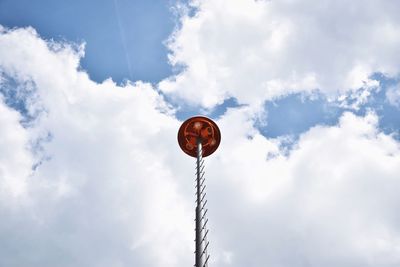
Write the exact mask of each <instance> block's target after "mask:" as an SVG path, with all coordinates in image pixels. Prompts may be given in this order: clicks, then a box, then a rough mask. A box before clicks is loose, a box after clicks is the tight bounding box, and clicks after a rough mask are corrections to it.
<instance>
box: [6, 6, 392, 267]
mask: <svg viewBox="0 0 400 267" xmlns="http://www.w3.org/2000/svg"><path fill="white" fill-rule="evenodd" d="M231 3H232V4H231V5H227V4H226V2H225V1H222V0H221V1H212V2H211V1H203V2H194V3H193V4H194V5H196V7H198V8H199V12H198V13H197V15H195V16H194V17H184V18H183V21H182V23H183V24H182V28H181V29H180V30H179V31H177V32H176V33H175V36H174V38H175V39H173V40H174V41H173V42H172V43H171V47H173V49H174V54H173V55H172V60H173V61H174V62H176V64H181V63H184V64H186V65H187V69H186V70H185V71H184V72H182V73H181V74H179V75H178V76H177V77H175V78H171V79H170V80H169V81H164V83H162V84H161V85H160V88H162V90H164V92H168V93H169V94H171V95H176V96H178V97H181V98H183V99H185V101H188V102H189V103H190V102H191V101H193V100H192V99H190V97H189V96H190V95H193V94H194V93H195V92H197V93H199V94H200V102H198V103H197V102H196V103H195V104H201V105H203V106H205V107H211V106H213V105H215V104H216V103H219V102H221V101H223V99H225V97H226V96H234V97H237V98H238V100H239V101H240V102H243V103H250V104H257V101H264V100H265V99H268V97H272V96H276V95H282V94H287V93H288V92H291V91H292V90H311V89H314V88H319V89H320V90H326V92H331V91H335V90H337V89H338V88H339V87H340V88H341V87H343V88H346V89H347V87H348V88H350V89H353V88H356V87H358V85H354V87H353V85H352V83H351V82H350V83H348V80H347V77H350V76H351V75H352V74H349V73H354V72H353V70H354V69H355V68H356V69H357V68H358V66H359V65H357V64H358V63H360V62H361V63H360V64H361V65H362V66H363V67H362V68H358V69H357V70H366V71H364V72H363V71H360V72H359V73H361V74H360V75H358V74H357V75H355V76H354V77H359V79H358V78H357V79H355V81H356V83H355V84H357V82H359V81H360V80H362V79H364V78H362V79H361V78H360V77H364V75H366V76H365V77H367V78H368V75H369V73H370V71H377V70H378V71H383V72H385V73H388V75H394V74H395V73H397V71H398V68H397V65H396V64H397V63H396V62H394V61H392V58H395V57H396V56H398V54H396V55H395V54H391V53H392V52H393V51H394V50H395V48H394V46H393V47H392V46H391V45H392V44H394V43H396V42H397V41H398V40H397V36H394V37H393V36H392V37H393V43H390V42H389V43H385V44H383V43H384V42H382V44H381V42H380V41H379V40H375V41H374V40H373V39H369V38H370V37H369V36H367V35H363V34H362V33H363V32H362V30H366V29H365V28H364V27H366V26H365V25H364V24H363V23H361V19H363V18H364V19H366V18H370V17H369V16H371V14H372V11H371V10H372V9H374V8H377V9H376V13H377V14H380V13H379V12H382V10H386V9H387V10H388V14H387V19H388V20H389V21H390V22H393V23H395V20H394V17H393V16H392V13H393V12H394V11H392V9H390V8H389V7H390V5H391V4H392V2H389V1H385V2H383V3H384V4H381V5H379V6H378V5H375V4H374V3H375V2H370V4H369V5H366V6H365V7H364V9H361V10H358V11H357V12H359V13H360V14H358V15H359V16H356V19H360V22H357V21H356V23H355V24H354V25H353V24H345V22H346V19H349V16H350V15H349V14H354V13H356V11H354V10H353V9H357V8H358V7H359V6H358V5H359V4H358V2H354V4H353V2H352V3H346V6H347V7H348V13H349V14H347V13H346V12H344V14H342V15H343V20H344V22H343V24H342V22H341V21H340V22H338V23H340V25H338V28H337V29H338V32H336V34H337V36H341V34H343V35H344V36H347V37H346V38H354V40H353V41H354V43H356V44H357V45H361V44H363V45H366V46H368V47H367V48H365V49H369V48H370V47H369V46H371V47H372V46H374V45H377V44H381V45H382V46H377V47H383V48H386V51H387V54H385V55H381V56H379V55H378V54H374V53H372V54H371V55H370V57H369V58H368V60H365V61H364V60H363V58H364V57H363V56H364V55H366V52H365V51H364V52H362V51H355V46H356V44H353V41H352V42H351V43H350V42H349V43H348V45H349V48H347V47H346V44H347V43H346V42H345V40H347V39H346V38H344V37H343V38H344V39H340V38H339V39H338V40H342V41H343V40H344V41H343V42H344V43H343V47H342V49H343V50H340V51H341V52H343V53H345V54H346V53H347V54H346V55H347V56H348V57H349V56H351V55H353V52H354V53H356V55H358V57H359V58H360V60H361V61H357V60H355V59H354V58H353V59H352V60H354V62H355V61H357V62H358V63H357V64H353V63H354V62H353V61H352V60H350V59H349V60H348V61H347V57H344V56H343V57H342V58H341V59H340V58H339V59H337V57H335V60H337V62H336V61H335V62H334V63H332V62H330V63H329V62H328V61H329V60H328V59H330V57H329V56H328V54H329V53H327V54H325V53H323V52H326V51H330V50H331V49H333V50H334V48H335V47H336V46H335V45H334V44H331V43H329V42H328V41H327V40H325V39H323V38H322V37H324V38H327V37H329V36H328V35H329V34H330V33H327V32H324V31H322V29H323V28H320V27H322V26H321V25H319V23H317V22H320V21H322V22H323V21H326V23H327V25H326V26H323V27H328V26H332V25H331V24H330V23H329V19H333V17H330V16H333V15H332V14H333V13H335V14H338V13H340V12H342V11H343V10H342V9H341V8H339V7H340V6H341V5H339V4H337V6H336V5H334V4H333V3H325V5H323V4H321V5H317V6H311V4H310V3H308V2H307V3H308V5H307V4H304V5H301V6H300V4H299V3H297V2H296V1H290V3H292V4H291V5H289V1H286V2H285V1H284V2H282V1H281V2H278V3H275V1H272V2H263V1H255V2H252V1H248V2H244V1H243V2H242V1H234V2H232V1H231ZM321 3H322V2H321ZM292 5H293V6H292ZM393 5H394V3H393ZM289 7H290V8H289ZM307 7H308V8H311V7H312V8H311V9H307ZM335 8H336V9H335ZM331 9H333V11H332V14H330V13H328V15H326V16H322V15H321V12H322V11H326V10H331ZM295 10H298V11H299V13H298V14H297V12H294V11H295ZM244 11H248V12H250V11H251V12H252V16H250V15H248V12H244ZM300 11H301V12H300ZM317 11H318V12H317ZM361 11H362V12H361ZM295 13H296V14H297V15H296V14H295ZM317 13H318V14H319V16H320V17H317V15H318V14H317ZM322 13H323V12H322ZM249 14H250V13H249ZM289 14H290V16H289ZM292 15H293V16H292ZM266 16H267V17H268V18H273V19H272V20H271V21H270V24H271V25H270V24H266V26H265V27H262V25H263V24H262V22H264V21H265V17H266ZM360 17H361V18H360ZM282 18H284V19H283V20H282ZM374 18H375V17H373V18H371V19H372V21H370V20H369V19H368V20H366V21H367V22H368V23H367V22H366V23H367V24H368V25H369V26H371V27H372V26H376V27H377V28H376V29H378V28H379V26H381V24H379V23H383V22H382V21H381V20H378V19H376V20H375V19H374ZM232 19H233V20H232ZM325 19H326V20H325ZM392 19H393V21H392ZM308 20H309V21H308ZM313 22H315V25H313ZM347 22H348V21H347ZM272 24H273V25H272ZM389 24H390V23H389ZM188 25H189V26H188ZM221 25H223V26H224V27H225V28H226V29H225V28H224V29H225V30H222V29H221V27H220V26H221ZM264 25H265V24H264ZM274 25H276V26H274ZM345 25H350V26H352V27H350V28H356V29H357V32H358V33H359V34H358V33H357V34H356V35H354V36H353V35H352V33H354V32H352V31H350V30H348V29H347V27H344V26H345ZM301 26H307V27H309V28H307V27H306V28H304V29H302V27H301ZM388 27H389V26H388ZM253 28H254V29H253ZM389 28H390V27H389ZM277 29H279V30H277ZM342 29H343V31H344V32H341V31H339V30H342ZM371 29H372V30H373V29H375V28H374V27H372V28H371ZM306 30H307V31H311V32H313V33H315V32H317V33H318V34H320V36H319V35H318V36H319V37H321V39H318V38H316V39H312V40H317V41H319V42H324V45H326V46H327V49H328V50H322V49H321V50H318V49H317V48H318V47H319V46H314V47H313V49H311V48H309V49H310V51H314V50H317V52H316V54H313V55H310V57H307V58H302V56H304V57H305V55H301V52H302V51H303V52H304V51H308V50H307V49H306V48H307V44H309V43H310V42H309V41H310V40H308V41H307V38H306V37H310V38H311V37H312V36H314V35H307V34H306V33H305V32H304V31H306ZM353 30H354V29H353ZM274 31H275V33H274ZM299 31H300V32H299ZM327 31H328V30H327ZM329 31H332V29H330V28H329ZM359 31H361V32H359ZM372 32H373V31H372ZM389 32H390V31H389ZM183 33H185V34H183ZM237 33H241V34H244V35H245V36H242V37H243V38H238V36H237ZM370 33H371V32H370ZM293 34H294V35H293ZM331 34H333V33H331ZM185 36H186V37H185ZM335 36H336V35H334V36H331V38H333V37H335ZM228 37H230V38H231V39H230V41H229V40H226V38H228ZM294 37H298V38H299V39H302V40H297V38H294ZM180 38H189V39H188V40H189V41H190V42H191V45H192V47H189V46H187V43H186V41H185V42H183V39H182V40H181V39H180ZM190 38H191V39H190ZM205 38H208V39H205ZM287 38H289V40H292V41H291V42H287V40H288V39H287ZM371 38H372V37H371ZM303 39H305V40H303ZM179 40H181V41H182V42H181V41H179ZM206 40H208V41H206ZM224 40H226V41H224ZM260 40H262V41H263V42H261V43H260ZM363 41H368V42H367V44H364V43H363ZM271 43H272V44H273V45H272V46H271ZM338 43H339V44H340V42H338ZM230 44H231V45H233V47H230V46H229V45H230ZM351 44H352V45H351ZM244 45H245V46H244ZM287 46H289V47H290V49H291V50H290V49H289V50H288V49H287ZM339 46H340V45H339ZM205 47H206V48H207V49H206V50H204V49H205ZM242 47H247V48H246V49H245V50H242ZM217 48H219V49H217ZM191 49H194V50H191ZM257 49H258V50H257ZM271 49H272V50H273V52H271V51H272V50H271ZM280 49H284V50H282V51H281V50H280ZM396 49H397V48H396ZM361 50H363V49H361ZM284 51H285V52H284ZM287 51H289V52H290V51H291V53H289V55H290V56H289V55H288V56H287V57H286V56H283V54H285V53H286V52H287ZM334 51H335V53H339V52H338V51H336V50H334ZM373 51H374V52H376V53H378V52H379V51H375V50H373ZM250 52H252V53H253V54H251V53H250ZM335 53H333V54H335ZM357 53H361V54H357ZM393 53H394V52H393ZM339 54H340V53H339ZM243 55H246V56H247V57H242V56H243ZM271 55H276V57H278V58H279V57H280V58H282V60H283V59H285V60H286V66H293V69H292V70H285V68H284V65H283V64H284V63H281V60H277V61H274V63H271V62H270V61H268V60H267V59H268V58H267V56H268V57H270V56H271ZM331 55H332V54H331ZM340 55H341V54H340ZM82 56H84V47H83V46H81V45H76V44H68V43H56V42H52V41H46V40H43V39H42V38H40V36H38V34H37V33H36V32H35V30H34V29H32V28H25V29H14V30H8V29H2V30H1V33H0V73H1V75H2V84H5V83H6V82H7V80H9V79H12V80H13V81H14V82H15V83H16V84H18V86H16V87H15V88H14V89H15V90H20V89H22V88H23V87H24V86H29V90H26V91H23V93H24V94H26V95H25V98H23V99H24V103H25V105H26V109H24V110H23V111H20V112H19V113H18V112H17V111H16V110H14V109H13V108H11V107H12V103H11V104H10V103H8V106H6V104H5V103H6V102H7V101H1V102H0V129H1V132H0V139H1V141H0V144H1V146H0V159H1V161H0V185H1V190H0V199H1V200H2V204H1V205H0V214H1V218H2V219H1V220H0V236H1V238H0V246H1V247H2V249H1V250H0V265H2V266H3V265H4V266H98V267H101V266H171V267H173V266H189V265H191V264H192V263H193V248H194V242H193V238H194V232H193V227H194V225H193V217H194V210H193V207H194V196H193V193H194V183H193V179H194V177H193V173H194V166H193V165H194V162H193V160H192V159H190V158H188V157H187V156H185V155H184V154H183V153H182V152H181V151H179V148H178V145H177V144H176V132H177V129H178V127H179V125H180V121H179V120H178V119H176V117H175V115H174V112H175V110H174V109H173V108H171V107H170V106H169V104H168V102H166V101H165V99H164V98H163V97H162V96H161V95H160V94H159V93H158V91H157V90H156V89H155V88H154V87H153V86H152V85H150V84H146V83H143V82H135V83H132V82H127V83H126V84H124V85H117V84H115V83H114V82H113V81H112V80H106V81H104V82H102V83H96V82H93V81H91V80H90V79H89V77H88V75H87V74H86V73H85V71H84V70H82V69H81V68H80V66H79V62H80V59H81V57H82ZM319 56H321V57H322V58H321V61H323V62H325V63H326V66H325V67H323V68H317V67H316V66H317V63H316V60H317V59H318V58H319ZM354 57H355V58H356V56H354ZM189 59H190V60H189ZM211 59H213V60H215V62H216V63H215V64H214V63H213V62H214V61H212V60H211ZM244 59H245V60H244ZM306 59H310V60H306ZM344 59H346V60H344ZM192 60H193V61H192ZM238 60H239V61H238ZM292 60H293V64H289V63H290V62H292ZM342 60H344V62H342ZM253 61H254V62H256V63H254V62H253ZM193 62H194V63H193ZM301 62H303V64H304V66H303V64H301ZM351 62H353V63H351ZM371 62H372V63H371ZM278 63H279V64H278ZM328 63H329V64H328ZM347 63H351V64H347ZM258 64H259V66H260V68H257V67H256V66H257V65H258ZM275 65H276V69H275V68H273V67H272V66H275ZM341 67H343V68H344V70H342V69H341ZM240 69H242V73H240V72H239V70H240ZM293 71H294V72H293ZM329 71H331V75H332V76H325V75H327V73H328V72H329ZM271 73H272V74H271ZM239 74H240V75H243V77H245V76H246V75H247V77H246V79H244V78H243V77H240V75H239ZM195 75H198V76H196V77H195ZM348 75H350V76H348ZM193 77H195V78H193ZM223 77H225V79H222V78H223ZM288 77H289V78H288ZM343 77H344V78H346V79H341V78H343ZM351 77H353V76H351ZM230 79H232V81H230V83H227V81H228V80H230ZM350 80H351V79H350ZM191 81H193V83H191ZM331 82H332V83H331ZM190 84H192V85H193V86H191V87H190V86H189V85H190ZM222 85H223V86H222ZM163 86H165V87H163ZM320 87H321V88H320ZM340 88H339V89H340ZM200 89H201V90H200ZM250 89H251V90H250ZM3 94H4V93H3ZM3 98H6V96H3ZM365 99H366V100H365V101H367V99H368V98H365ZM192 103H194V102H192ZM10 106H11V107H10ZM14 108H16V107H14ZM16 109H18V108H16ZM27 114H28V115H30V116H28V117H29V118H30V122H29V123H27V124H26V123H23V117H24V116H27ZM259 116H260V114H259V113H258V111H257V110H254V108H253V107H252V106H241V107H237V108H230V109H228V111H227V112H226V113H225V114H224V115H223V116H221V117H220V118H219V119H218V121H217V123H218V124H219V125H220V128H221V132H222V143H221V145H220V148H219V149H218V151H217V152H216V153H215V154H214V155H212V156H210V157H209V158H207V159H206V162H207V168H206V173H207V174H206V175H207V183H208V187H207V190H209V191H208V197H209V203H210V206H209V208H210V212H209V217H210V228H211V231H210V241H211V259H212V264H213V265H215V266H237V267H239V266H240V267H242V266H269V265H271V266H282V267H283V266H308V265H313V266H397V265H399V264H400V258H399V255H400V251H399V247H400V224H399V222H400V221H399V219H400V218H399V216H398V210H399V204H398V203H400V199H399V198H400V197H399V195H398V192H397V189H398V188H399V186H400V179H399V175H398V173H399V172H400V144H399V142H398V141H396V140H395V139H394V138H393V137H392V136H390V135H387V134H384V133H382V132H381V131H380V130H379V128H378V117H377V116H376V115H375V114H374V113H373V112H370V113H368V114H366V115H365V116H356V115H354V114H352V113H345V114H344V115H343V116H342V117H341V118H340V120H339V123H338V124H337V125H334V126H329V127H328V126H316V127H314V128H312V129H310V130H309V131H307V132H305V133H303V134H302V135H301V136H300V138H299V140H298V141H297V142H296V143H295V144H294V145H293V149H292V150H291V151H289V153H288V151H283V150H282V148H281V145H282V143H281V141H280V139H279V138H278V139H269V138H266V137H265V136H263V135H261V134H260V132H259V131H258V130H257V128H255V127H254V122H255V121H256V120H259V119H260V117H259Z"/></svg>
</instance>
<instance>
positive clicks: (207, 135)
mask: <svg viewBox="0 0 400 267" xmlns="http://www.w3.org/2000/svg"><path fill="white" fill-rule="evenodd" d="M220 141H221V133H220V131H219V128H218V126H217V124H216V123H215V122H213V121H212V120H211V119H209V118H206V117H203V116H196V117H192V118H189V119H187V120H186V121H184V122H183V123H182V125H181V127H180V128H179V131H178V143H179V146H180V147H181V149H182V150H183V152H185V153H186V154H188V155H189V156H191V157H195V158H196V219H195V221H196V229H195V231H196V239H195V245H196V251H195V255H196V256H195V265H194V266H195V267H208V260H209V258H210V255H209V254H208V244H209V242H208V240H207V235H208V229H207V222H208V219H206V215H207V209H206V208H205V206H206V204H207V200H205V198H206V192H205V188H206V185H205V177H204V160H203V157H207V156H209V155H211V154H212V153H214V152H215V150H217V148H218V146H219V143H220Z"/></svg>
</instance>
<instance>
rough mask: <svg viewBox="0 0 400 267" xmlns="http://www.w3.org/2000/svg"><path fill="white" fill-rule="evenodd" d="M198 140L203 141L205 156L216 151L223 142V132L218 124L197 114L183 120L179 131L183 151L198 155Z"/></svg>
mask: <svg viewBox="0 0 400 267" xmlns="http://www.w3.org/2000/svg"><path fill="white" fill-rule="evenodd" d="M197 140H200V141H201V144H202V149H203V157H207V156H209V155H211V154H212V153H214V151H215V150H217V148H218V146H219V143H220V142H221V132H220V131H219V128H218V126H217V124H216V123H215V122H213V121H212V120H211V119H209V118H207V117H203V116H195V117H192V118H189V119H187V120H186V121H185V122H183V123H182V125H181V127H180V128H179V131H178V143H179V146H180V147H181V149H182V150H183V152H185V153H186V154H188V155H189V156H192V157H196V156H197Z"/></svg>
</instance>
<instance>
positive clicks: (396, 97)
mask: <svg viewBox="0 0 400 267" xmlns="http://www.w3.org/2000/svg"><path fill="white" fill-rule="evenodd" d="M386 98H387V100H388V101H389V103H390V104H391V105H393V106H397V107H400V84H399V83H398V84H396V85H394V86H391V87H390V88H389V89H388V90H387V91H386Z"/></svg>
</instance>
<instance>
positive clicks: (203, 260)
mask: <svg viewBox="0 0 400 267" xmlns="http://www.w3.org/2000/svg"><path fill="white" fill-rule="evenodd" d="M202 164H203V150H202V144H201V139H200V138H199V139H197V160H196V176H197V177H196V197H197V200H196V240H195V242H196V252H195V253H196V259H195V267H207V266H208V258H209V255H208V252H207V247H208V241H207V233H208V230H207V227H206V226H207V220H206V219H205V215H206V212H207V210H206V209H205V203H206V202H205V199H204V198H205V192H204V190H203V189H204V187H205V184H204V179H205V178H204V177H203V169H204V168H203V167H204V166H202ZM202 179H203V181H201V180H202ZM202 186H203V189H202V188H201V187H202Z"/></svg>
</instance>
